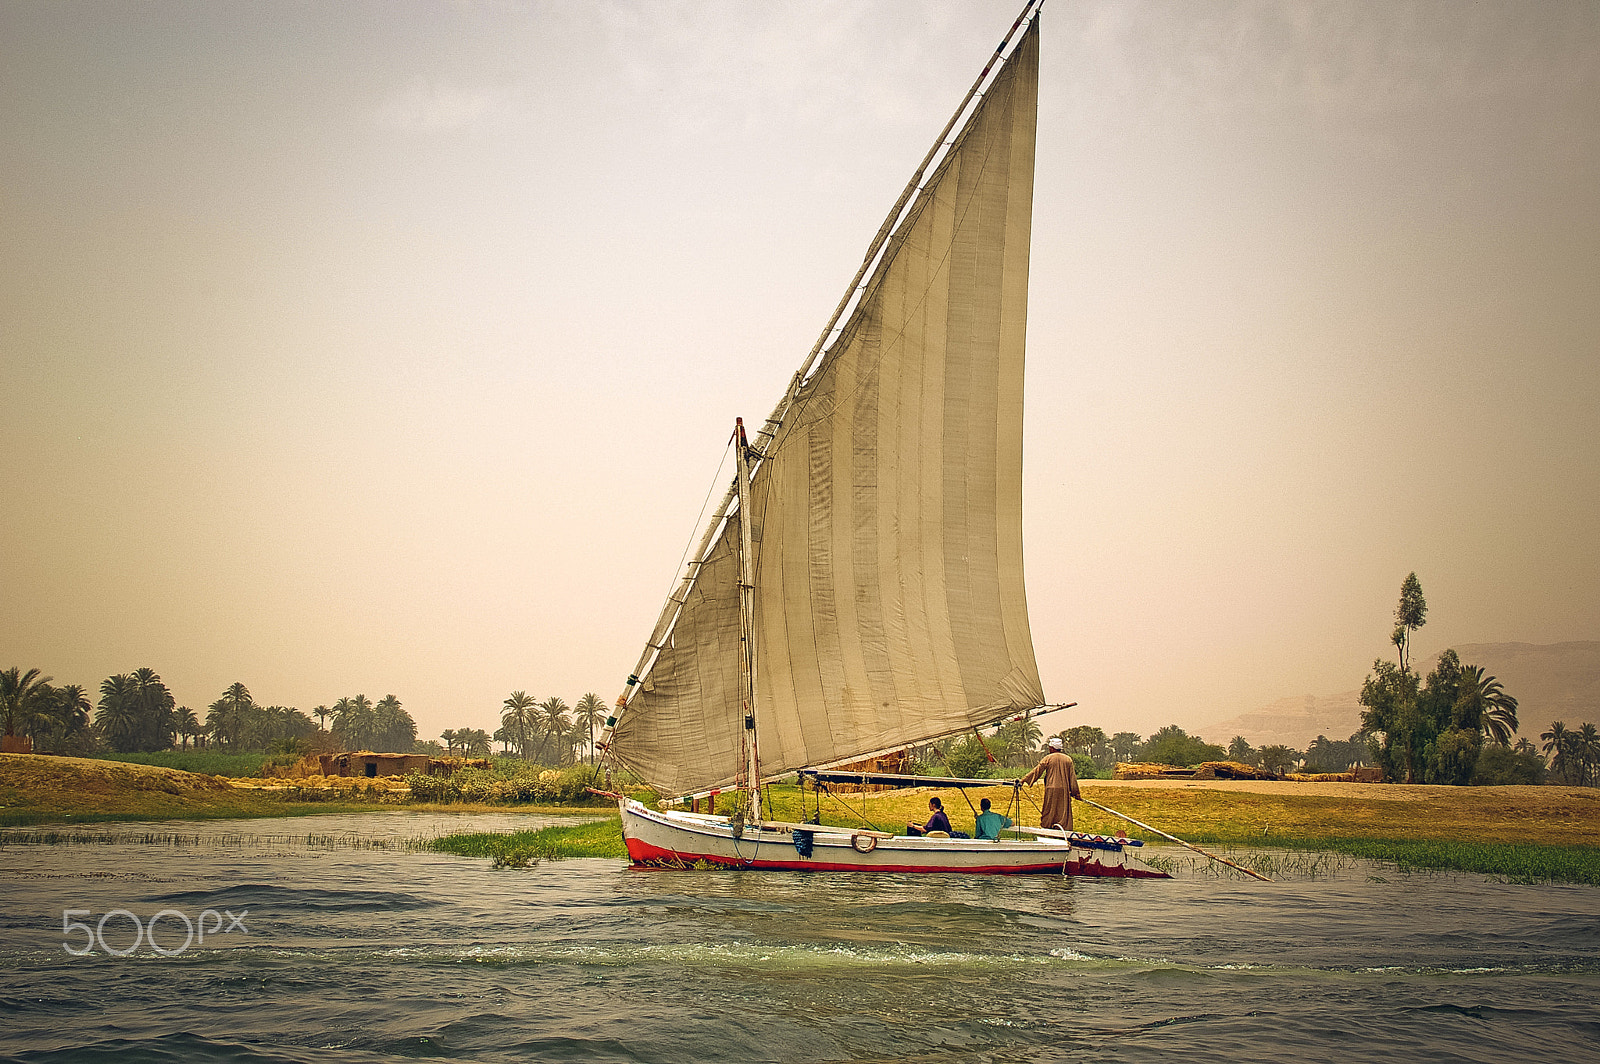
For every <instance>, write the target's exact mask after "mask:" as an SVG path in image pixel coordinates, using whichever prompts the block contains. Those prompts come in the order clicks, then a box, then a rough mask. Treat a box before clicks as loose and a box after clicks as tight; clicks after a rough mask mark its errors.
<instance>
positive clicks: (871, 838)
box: [850, 835, 878, 853]
mask: <svg viewBox="0 0 1600 1064" xmlns="http://www.w3.org/2000/svg"><path fill="white" fill-rule="evenodd" d="M863 842H865V843H866V845H865V846H863V845H862V843H863ZM850 848H851V849H852V850H855V851H856V853H871V852H872V851H873V850H876V849H877V848H878V837H877V836H876V835H851V836H850Z"/></svg>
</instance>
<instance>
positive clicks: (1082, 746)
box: [1060, 724, 1108, 754]
mask: <svg viewBox="0 0 1600 1064" xmlns="http://www.w3.org/2000/svg"><path fill="white" fill-rule="evenodd" d="M1060 734H1061V741H1062V743H1064V744H1065V745H1066V747H1067V752H1068V753H1072V754H1088V753H1093V752H1094V748H1095V747H1096V746H1097V745H1099V744H1100V743H1104V742H1107V741H1108V740H1107V738H1106V733H1105V732H1103V731H1101V730H1100V729H1099V728H1096V727H1094V726H1093V725H1091V724H1079V725H1078V726H1077V727H1075V728H1068V729H1067V730H1066V731H1064V732H1061V733H1060Z"/></svg>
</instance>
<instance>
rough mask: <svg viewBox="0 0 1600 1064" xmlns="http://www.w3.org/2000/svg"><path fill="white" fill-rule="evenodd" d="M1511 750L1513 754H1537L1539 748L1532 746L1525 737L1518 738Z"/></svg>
mask: <svg viewBox="0 0 1600 1064" xmlns="http://www.w3.org/2000/svg"><path fill="white" fill-rule="evenodd" d="M1511 749H1512V751H1513V752H1514V753H1518V754H1537V753H1538V752H1539V748H1538V747H1537V746H1534V745H1533V743H1532V742H1531V741H1529V740H1528V739H1527V738H1526V737H1523V738H1519V739H1518V740H1517V745H1516V746H1513V747H1512V748H1511Z"/></svg>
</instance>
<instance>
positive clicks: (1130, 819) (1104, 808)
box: [1078, 798, 1272, 883]
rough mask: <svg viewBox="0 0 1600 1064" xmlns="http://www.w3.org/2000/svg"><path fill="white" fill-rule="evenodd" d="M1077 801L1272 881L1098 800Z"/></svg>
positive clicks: (1081, 799)
mask: <svg viewBox="0 0 1600 1064" xmlns="http://www.w3.org/2000/svg"><path fill="white" fill-rule="evenodd" d="M1078 801H1080V802H1082V803H1083V804H1084V805H1092V806H1094V807H1095V808H1096V809H1098V810H1100V811H1101V812H1102V813H1110V814H1111V815H1112V816H1120V817H1121V818H1122V819H1124V820H1126V821H1127V822H1128V823H1130V824H1137V825H1138V826H1139V827H1141V828H1144V829H1145V830H1146V831H1153V832H1155V833H1156V834H1157V835H1160V836H1161V837H1162V838H1164V839H1171V840H1172V841H1173V842H1175V843H1177V844H1178V845H1180V846H1187V847H1189V849H1191V850H1193V851H1194V852H1195V853H1198V854H1201V855H1203V856H1205V857H1209V858H1211V859H1212V860H1213V861H1221V862H1222V863H1223V864H1225V865H1227V866H1228V867H1229V868H1236V869H1238V870H1239V871H1241V872H1243V873H1244V874H1245V875H1247V876H1255V877H1256V878H1257V879H1259V880H1261V882H1263V883H1271V882H1272V880H1270V879H1268V878H1267V877H1266V876H1264V875H1262V874H1261V873H1260V872H1253V871H1251V870H1250V869H1248V868H1246V867H1245V866H1244V865H1240V864H1234V863H1233V862H1232V861H1230V860H1228V859H1227V858H1226V857H1219V856H1217V855H1216V854H1214V853H1212V852H1210V851H1209V850H1202V849H1201V848H1200V847H1198V846H1196V845H1195V844H1194V843H1192V842H1184V841H1183V840H1182V839H1180V838H1178V836H1176V835H1168V834H1167V833H1166V832H1165V831H1162V830H1161V829H1160V828H1153V827H1151V826H1150V825H1149V824H1146V823H1145V822H1144V821H1143V820H1135V819H1133V817H1131V816H1129V815H1128V814H1127V813H1119V812H1117V811H1116V810H1115V809H1111V808H1108V807H1107V806H1103V805H1101V804H1100V803H1099V802H1092V801H1090V800H1089V799H1087V798H1079V799H1078Z"/></svg>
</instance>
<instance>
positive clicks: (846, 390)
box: [609, 18, 1044, 794]
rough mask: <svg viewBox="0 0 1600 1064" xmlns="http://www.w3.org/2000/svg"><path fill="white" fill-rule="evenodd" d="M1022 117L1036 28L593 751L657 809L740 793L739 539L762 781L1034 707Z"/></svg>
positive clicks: (1032, 116) (990, 91)
mask: <svg viewBox="0 0 1600 1064" xmlns="http://www.w3.org/2000/svg"><path fill="white" fill-rule="evenodd" d="M1037 100H1038V24H1037V19H1036V18H1035V20H1034V21H1033V23H1032V24H1031V25H1030V26H1029V27H1028V29H1027V31H1026V32H1025V33H1024V34H1023V37H1022V39H1021V41H1020V42H1019V43H1018V44H1017V46H1016V48H1015V49H1014V50H1013V51H1012V54H1011V56H1010V58H1009V60H1008V61H1007V62H1006V63H1005V65H1004V67H1003V68H1002V69H1001V70H1000V71H999V72H998V73H997V74H996V75H995V77H994V79H993V80H992V81H991V82H990V83H989V84H988V87H987V89H986V91H985V92H984V95H983V98H982V99H981V101H980V102H979V103H978V104H977V106H976V107H975V108H974V109H973V111H972V113H971V114H970V116H969V117H968V120H967V122H966V124H965V125H964V126H963V128H962V130H961V132H960V133H959V134H958V135H957V138H956V140H955V141H954V142H953V143H952V145H951V146H950V148H949V150H948V151H947V152H946V153H945V155H944V156H943V158H942V160H941V161H940V162H939V164H938V166H937V168H936V169H935V171H934V172H933V174H932V176H931V177H930V178H929V179H928V181H927V183H926V184H925V185H924V187H923V188H922V190H921V191H920V193H919V194H918V195H917V196H916V198H915V199H914V200H912V201H911V203H910V206H909V207H908V208H907V210H906V213H905V214H904V216H903V217H901V218H900V219H899V225H898V227H897V228H895V229H894V231H893V235H892V236H891V237H890V239H889V243H888V245H887V247H885V248H884V250H883V252H882V255H881V257H880V258H879V259H878V261H877V263H876V266H875V268H874V269H873V270H872V272H871V273H870V276H869V277H868V280H867V283H866V286H865V288H864V290H863V292H862V294H861V296H860V298H859V300H858V301H857V303H856V305H855V309H854V311H853V313H852V314H851V315H850V317H849V318H848V319H847V320H846V322H845V324H844V326H843V328H842V329H841V330H840V332H839V335H838V337H837V338H836V339H835V341H834V342H833V344H832V345H831V346H830V347H829V348H828V350H827V352H826V354H825V355H824V357H823V358H822V360H821V361H820V363H818V364H817V366H816V368H815V370H814V372H812V373H811V374H810V376H809V377H808V378H806V379H805V380H804V382H803V383H802V384H801V386H800V387H799V389H798V391H796V392H794V393H792V396H791V400H790V401H789V402H788V403H787V404H786V406H785V407H784V408H783V410H782V416H781V419H780V421H779V422H778V423H777V424H776V426H769V429H770V431H771V434H770V436H768V435H763V436H762V437H760V438H759V440H758V446H760V447H761V454H760V455H758V457H759V459H760V462H759V466H758V467H757V472H756V475H755V477H754V479H753V482H752V483H751V486H750V498H749V513H748V514H746V513H744V512H741V511H735V512H733V513H731V514H729V515H728V517H727V519H726V521H725V522H724V523H723V524H722V526H721V528H720V531H719V532H717V533H716V534H715V535H714V537H713V538H712V540H711V542H710V546H709V549H708V550H707V551H706V552H705V554H704V555H703V556H702V557H701V558H700V564H698V565H697V566H696V572H695V574H694V579H693V581H692V582H691V583H690V584H689V585H688V587H687V589H686V591H685V593H684V594H683V595H682V597H681V604H679V605H676V606H675V607H674V608H673V609H672V610H671V611H669V614H667V615H665V616H664V619H663V623H662V625H660V626H658V631H657V632H656V633H655V634H654V635H653V636H652V640H651V643H652V648H653V649H654V650H655V656H654V659H653V661H652V662H651V663H650V665H649V668H648V670H647V671H644V670H641V671H642V676H641V678H640V681H639V686H638V688H637V690H636V692H635V693H634V695H633V697H632V698H631V699H630V700H629V701H628V702H627V704H626V706H625V707H622V708H621V709H620V710H619V713H618V717H617V720H616V724H615V726H614V728H613V730H612V733H611V736H610V741H609V750H610V754H611V756H613V757H614V758H616V760H617V761H618V762H620V763H621V764H623V765H625V766H627V767H629V768H631V769H633V770H634V771H635V772H637V773H638V774H639V775H640V776H641V777H642V778H643V779H644V780H645V781H647V782H648V783H650V784H651V785H652V786H654V787H656V788H657V789H658V790H660V791H661V792H663V793H665V794H687V793H694V792H698V791H704V790H709V789H713V788H718V787H725V786H728V785H729V784H731V783H733V782H734V781H735V780H736V779H737V778H738V776H739V774H740V767H741V761H742V758H741V742H742V739H743V734H744V725H745V705H744V695H743V692H742V690H741V683H740V671H739V669H740V654H741V626H740V607H739V597H738V584H739V576H738V573H739V565H738V557H737V552H738V543H739V540H740V537H741V534H742V522H744V521H746V520H748V521H749V522H750V539H751V541H752V543H753V556H754V557H753V560H754V583H755V589H756V590H755V611H754V612H755V619H754V635H755V646H756V647H757V658H756V671H755V689H756V704H757V708H758V714H757V715H758V718H759V721H760V731H759V742H760V755H761V770H762V774H763V775H764V776H768V777H771V776H775V775H778V774H781V773H784V772H788V771H793V770H795V769H797V768H801V767H806V766H825V765H829V764H837V763H841V762H843V761H848V760H851V759H853V758H857V757H861V756H864V755H867V754H870V753H874V752H877V751H880V750H886V749H891V748H894V747H898V746H903V745H905V744H907V743H912V742H918V741H922V740H926V739H930V738H934V737H937V736H941V735H948V734H952V733H954V732H957V731H961V730H964V729H966V728H968V727H971V726H974V725H978V724H983V723H987V722H989V721H992V720H994V719H996V718H998V717H1000V716H1002V715H1004V714H1006V713H1008V712H1010V711H1013V710H1020V709H1026V708H1031V707H1035V706H1038V705H1041V704H1042V703H1043V700H1044V699H1043V692H1042V689H1041V685H1040V682H1039V676H1038V668H1037V665H1036V664H1035V661H1034V654H1033V643H1032V637H1031V635H1030V632H1029V628H1028V615H1027V602H1026V595H1025V592H1024V588H1023V579H1022V375H1023V358H1024V338H1025V331H1026V320H1027V291H1028V255H1029V238H1030V230H1031V216H1032V204H1033V165H1034V136H1035V121H1036V114H1037ZM675 602H680V600H675Z"/></svg>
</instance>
